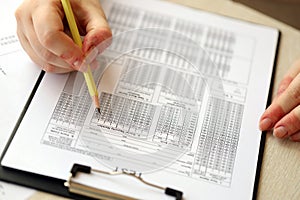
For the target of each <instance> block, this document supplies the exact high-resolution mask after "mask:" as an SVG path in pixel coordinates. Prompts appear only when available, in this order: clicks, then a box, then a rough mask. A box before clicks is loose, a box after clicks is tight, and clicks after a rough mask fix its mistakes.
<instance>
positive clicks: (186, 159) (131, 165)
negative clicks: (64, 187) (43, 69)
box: [2, 0, 278, 199]
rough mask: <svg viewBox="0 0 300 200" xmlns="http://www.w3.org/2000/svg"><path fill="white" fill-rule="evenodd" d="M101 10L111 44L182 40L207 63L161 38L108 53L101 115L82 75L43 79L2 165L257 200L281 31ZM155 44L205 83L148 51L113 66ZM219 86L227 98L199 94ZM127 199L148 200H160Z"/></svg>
mask: <svg viewBox="0 0 300 200" xmlns="http://www.w3.org/2000/svg"><path fill="white" fill-rule="evenodd" d="M103 6H104V10H105V12H106V14H107V16H108V21H109V24H110V26H111V28H112V31H113V34H114V35H118V34H120V33H121V32H123V31H128V30H132V29H134V28H141V27H152V28H153V27H156V28H158V27H160V28H164V29H168V30H175V31H176V32H178V33H182V34H184V35H185V36H187V37H188V38H190V39H191V40H193V41H194V42H195V43H197V44H198V45H199V46H201V47H202V48H203V49H204V50H205V52H206V53H207V55H208V57H209V59H210V60H211V61H212V62H209V61H207V59H204V58H205V57H203V56H199V55H193V52H194V49H191V48H190V46H189V45H186V43H185V42H182V40H181V39H180V40H178V41H177V42H172V43H168V42H167V41H169V40H170V37H169V36H170V35H168V34H164V32H161V34H155V35H151V34H150V35H147V32H142V34H137V35H136V38H134V39H132V41H131V40H126V39H124V40H123V41H122V40H120V41H119V42H117V43H113V44H112V46H111V47H110V50H108V51H107V52H105V53H104V54H103V55H102V57H100V58H99V59H98V62H99V63H100V65H101V64H104V63H107V62H109V61H112V60H113V63H112V64H111V65H110V66H111V67H110V68H109V69H107V70H106V71H105V75H104V77H103V79H102V80H101V82H100V87H99V88H100V90H101V91H102V93H101V96H100V102H101V114H100V115H99V114H97V113H96V112H95V107H94V106H93V105H92V101H91V99H90V97H89V95H88V92H87V89H86V87H85V84H84V81H83V79H82V78H80V74H74V73H73V74H70V75H53V74H47V75H46V76H45V77H44V79H43V81H42V83H41V85H40V87H39V89H38V91H37V93H36V96H35V98H34V99H33V101H32V103H31V106H30V107H29V110H28V112H27V114H26V116H25V118H24V120H23V122H22V123H21V126H20V128H19V130H18V132H17V135H16V136H15V138H14V140H13V141H12V144H11V145H10V148H9V149H8V152H7V154H6V155H5V157H4V160H3V162H2V164H3V165H5V166H9V167H12V168H17V169H21V170H25V171H30V172H34V173H38V174H43V175H47V176H52V177H56V178H60V179H66V178H67V176H68V171H69V170H70V168H71V166H72V164H73V163H74V162H78V163H82V164H87V165H90V166H93V167H95V168H97V167H98V168H101V169H106V170H112V169H114V168H115V167H118V168H126V169H127V170H133V171H137V172H142V173H143V175H144V176H145V177H146V178H147V179H149V180H152V181H154V182H157V183H159V184H161V185H163V186H169V187H175V188H176V189H180V190H182V191H183V192H184V197H185V198H186V199H199V197H201V199H220V198H224V197H226V198H228V199H251V198H252V192H253V187H254V179H255V172H256V165H257V157H258V152H259V143H260V135H261V132H260V131H259V129H258V120H259V117H260V115H261V113H262V112H263V111H264V109H265V105H266V102H267V97H268V90H269V86H270V80H271V74H272V67H273V61H274V58H275V52H276V45H277V39H278V31H277V30H275V29H272V28H268V27H264V26H260V25H255V24H250V23H248V22H242V21H239V20H235V19H231V18H226V17H222V16H217V15H214V14H209V13H205V12H201V11H195V10H192V9H188V8H183V7H180V6H176V5H172V4H169V3H165V2H158V1H154V2H153V1H144V2H143V5H140V4H139V3H137V1H134V0H130V1H126V3H125V2H122V1H104V2H103ZM167 32H168V31H167ZM139 33H140V32H139ZM150 33H151V32H150ZM168 33H169V32H168ZM121 35H122V34H121ZM173 36H174V35H173ZM175 36H176V34H175ZM177 36H178V35H177ZM178 37H179V38H180V36H178ZM152 38H154V39H153V40H152ZM157 41H158V42H157ZM175 41H176V40H175ZM151 42H154V43H158V45H160V44H161V43H167V44H169V48H170V49H172V50H175V51H178V52H180V51H182V52H188V53H187V55H188V56H190V58H191V60H192V63H193V62H195V63H198V64H199V63H202V65H201V66H203V67H202V68H201V73H202V75H203V74H204V75H205V76H204V77H201V73H200V74H199V73H198V72H197V71H195V70H193V68H192V67H190V66H189V62H185V61H184V59H180V57H178V56H177V55H176V56H174V55H169V53H168V52H164V53H161V52H156V51H147V50H143V49H142V50H136V51H134V52H131V53H130V54H129V55H126V56H124V58H118V55H120V54H119V53H118V52H120V51H124V49H125V50H126V48H129V49H130V48H131V47H139V45H141V46H143V45H145V44H150V43H151ZM131 45H132V46H131ZM134 45H136V46H134ZM122 55H123V54H122ZM112 58H114V59H112ZM200 58H202V60H201V59H200ZM193 59H194V60H193ZM199 59H200V60H199ZM205 66H206V67H207V66H209V67H207V68H205ZM126 70H127V71H126ZM100 71H101V70H100ZM95 73H97V72H95ZM99 73H101V72H99ZM215 76H217V77H218V80H219V81H221V82H220V83H221V87H220V85H218V84H216V82H209V81H207V84H208V85H210V87H208V88H203V87H202V86H203V82H201V81H203V80H204V82H205V80H209V77H215ZM96 77H98V76H97V75H96ZM115 80H117V81H116V82H115V83H114V81H115ZM108 83H111V85H112V86H111V87H110V86H109V84H108ZM151 83H156V84H151ZM217 83H219V82H217ZM106 87H107V88H106ZM208 90H209V91H208ZM111 91H113V94H111V93H110V92H111ZM165 147H166V148H165ZM160 148H165V149H164V151H162V152H161V153H156V151H157V152H159V149H160ZM21 152H22V154H23V155H24V156H22V157H18V159H16V157H17V155H19V154H20V153H21ZM28 161H30V162H28ZM151 169H153V170H151ZM85 181H87V180H85ZM90 181H91V182H90V183H89V184H90V185H93V184H94V182H93V181H95V180H90ZM136 186H137V185H136ZM125 190H126V189H125ZM124 192H126V191H124ZM131 195H136V196H135V197H137V198H143V199H153V195H154V194H153V193H151V192H149V193H145V191H143V192H137V193H135V194H131Z"/></svg>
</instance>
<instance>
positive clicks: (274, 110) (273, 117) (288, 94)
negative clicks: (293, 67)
mask: <svg viewBox="0 0 300 200" xmlns="http://www.w3.org/2000/svg"><path fill="white" fill-rule="evenodd" d="M299 85H300V75H299V74H298V75H297V76H296V77H295V78H294V79H293V81H292V82H291V83H290V84H289V86H288V88H287V89H286V90H285V91H284V92H283V93H282V94H281V95H280V96H279V97H278V98H276V99H275V100H274V101H273V102H272V104H271V105H270V106H269V107H268V108H267V110H266V111H265V112H264V114H263V115H262V117H261V120H260V124H259V126H260V129H261V130H270V129H271V128H273V126H274V125H275V123H277V121H278V120H279V119H281V118H282V117H283V116H284V115H286V114H287V113H289V112H290V111H291V110H292V109H294V108H295V107H296V106H297V105H298V104H299V103H300V87H299Z"/></svg>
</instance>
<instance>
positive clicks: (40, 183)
mask: <svg viewBox="0 0 300 200" xmlns="http://www.w3.org/2000/svg"><path fill="white" fill-rule="evenodd" d="M278 44H279V42H278V43H277V50H278ZM276 55H277V54H276ZM275 62H276V59H275ZM274 71H275V70H273V74H274ZM43 76H44V73H43V72H42V73H41V75H40V78H39V80H38V82H37V84H36V86H35V88H34V90H33V91H32V94H31V96H30V99H29V100H28V102H27V104H26V106H25V107H24V110H23V112H22V114H21V116H20V118H19V120H18V123H17V125H16V127H15V130H14V132H13V134H12V136H11V139H10V141H9V142H8V144H7V146H6V149H5V151H4V153H3V155H2V156H1V159H0V161H2V159H3V157H4V155H5V153H6V150H7V149H8V147H9V145H10V142H11V141H12V140H13V137H14V134H15V133H16V131H17V129H18V126H19V125H20V123H21V121H22V119H23V117H24V115H25V113H26V110H27V108H28V106H29V105H30V102H31V100H32V98H33V97H34V94H35V92H36V90H37V88H38V87H39V83H40V81H41V80H42V78H43ZM272 77H273V76H272ZM272 80H273V78H272ZM270 91H271V89H270ZM270 94H271V93H270V92H269V97H268V99H269V102H270V99H271V95H270ZM264 142H265V134H262V136H261V143H260V151H259V156H258V157H259V159H258V163H257V168H256V177H255V183H254V190H253V198H254V199H255V194H256V191H257V185H258V180H259V171H260V166H261V159H262V154H263V147H264ZM75 168H79V169H83V172H89V171H91V167H90V166H78V165H75ZM73 171H74V170H73ZM79 171H80V170H79ZM71 172H72V170H71ZM75 172H77V170H75ZM81 173H82V172H81ZM75 174H76V175H77V173H74V176H75ZM73 178H74V177H73V176H71V178H70V179H69V180H62V179H56V178H53V177H49V176H43V175H38V174H34V173H30V172H24V171H19V170H15V169H11V168H7V167H4V166H0V179H2V180H4V181H8V182H11V183H16V184H20V185H24V186H28V187H32V188H35V189H38V190H42V191H45V192H51V193H54V194H58V195H61V196H65V197H69V198H75V199H90V198H88V197H86V196H83V195H79V194H74V193H72V192H71V193H70V192H69V189H68V187H66V185H65V183H66V182H68V183H69V185H70V182H72V180H73ZM179 189H180V188H179ZM170 191H172V192H173V193H177V194H181V195H182V193H180V191H174V190H170ZM183 193H184V191H183ZM91 199H92V198H91Z"/></svg>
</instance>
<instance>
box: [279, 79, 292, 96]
mask: <svg viewBox="0 0 300 200" xmlns="http://www.w3.org/2000/svg"><path fill="white" fill-rule="evenodd" d="M293 79H294V77H292V76H290V75H287V76H285V77H284V78H283V79H282V81H281V82H280V84H279V86H278V90H277V97H278V96H280V95H281V94H282V93H283V92H284V91H285V90H286V89H287V88H288V86H289V85H290V83H291V82H292V81H293ZM277 97H276V98H277Z"/></svg>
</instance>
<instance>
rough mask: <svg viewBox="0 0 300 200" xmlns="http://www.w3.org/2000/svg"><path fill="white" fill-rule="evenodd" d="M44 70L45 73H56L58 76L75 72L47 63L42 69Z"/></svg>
mask: <svg viewBox="0 0 300 200" xmlns="http://www.w3.org/2000/svg"><path fill="white" fill-rule="evenodd" d="M42 69H43V70H44V71H46V72H49V73H56V74H63V73H68V72H71V71H74V69H71V68H61V67H57V66H54V65H51V64H49V63H47V64H46V65H44V66H43V67H42Z"/></svg>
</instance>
